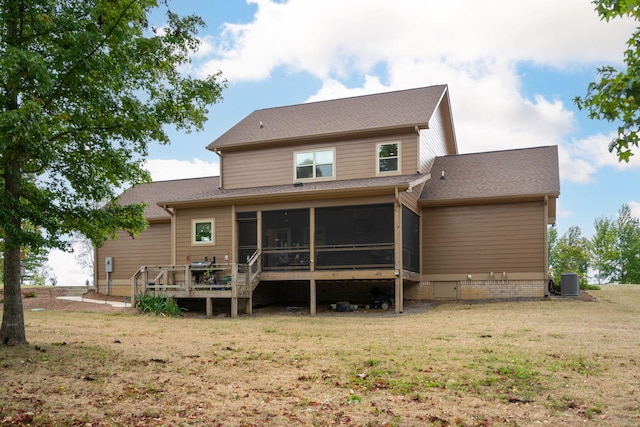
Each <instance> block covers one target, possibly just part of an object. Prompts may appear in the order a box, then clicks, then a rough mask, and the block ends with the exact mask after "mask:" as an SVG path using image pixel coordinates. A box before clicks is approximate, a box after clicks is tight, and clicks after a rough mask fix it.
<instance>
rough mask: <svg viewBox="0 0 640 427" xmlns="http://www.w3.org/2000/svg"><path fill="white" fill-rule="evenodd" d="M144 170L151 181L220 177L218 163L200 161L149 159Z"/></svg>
mask: <svg viewBox="0 0 640 427" xmlns="http://www.w3.org/2000/svg"><path fill="white" fill-rule="evenodd" d="M145 169H147V170H148V171H149V173H150V174H151V179H152V180H153V181H167V180H171V179H182V178H199V177H203V176H217V175H220V164H219V163H217V162H205V161H202V160H200V159H193V160H191V161H188V160H164V159H149V160H147V162H146V163H145Z"/></svg>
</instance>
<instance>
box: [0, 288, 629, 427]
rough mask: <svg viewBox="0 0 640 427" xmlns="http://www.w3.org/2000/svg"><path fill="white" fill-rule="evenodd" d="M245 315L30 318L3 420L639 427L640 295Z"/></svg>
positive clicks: (13, 360) (622, 291) (4, 364)
mask: <svg viewBox="0 0 640 427" xmlns="http://www.w3.org/2000/svg"><path fill="white" fill-rule="evenodd" d="M589 293H590V294H591V295H592V296H593V297H594V299H595V301H585V300H584V299H572V298H561V297H558V298H552V299H545V300H539V301H525V302H491V303H473V304H466V303H454V304H442V305H436V306H433V307H432V308H429V309H427V310H426V311H423V312H420V313H412V314H403V315H389V314H388V313H385V314H384V315H371V314H368V315H358V314H356V313H340V314H337V315H331V316H322V315H321V316H317V317H310V316H308V315H306V314H300V313H287V312H285V311H283V312H281V313H278V314H275V315H270V316H259V315H258V316H252V317H240V318H238V319H229V318H214V319H206V318H200V317H192V316H189V317H185V318H166V317H151V316H140V315H134V314H128V313H119V312H114V313H97V312H81V311H51V310H44V311H36V312H32V311H27V312H26V313H25V322H26V329H27V338H28V340H29V342H30V344H29V345H28V346H21V347H9V348H0V366H1V369H0V425H33V426H44V425H47V426H48V425H56V426H58V425H60V426H66V425H69V426H72V425H73V426H76V425H78V426H87V427H88V426H93V427H95V426H133V425H135V426H160V425H169V426H196V425H197V426H217V425H220V426H283V425H284V426H337V425H347V426H425V425H427V426H428V425H433V426H447V425H450V426H529V425H537V424H543V425H549V426H573V425H616V426H624V425H629V426H631V425H638V424H640V391H639V385H640V369H639V367H638V364H639V362H640V361H639V358H640V286H620V285H608V286H603V287H602V289H601V290H599V291H589Z"/></svg>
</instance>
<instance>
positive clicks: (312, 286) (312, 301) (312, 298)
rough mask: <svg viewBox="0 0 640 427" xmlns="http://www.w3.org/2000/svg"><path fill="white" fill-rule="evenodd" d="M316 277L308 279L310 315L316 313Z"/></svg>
mask: <svg viewBox="0 0 640 427" xmlns="http://www.w3.org/2000/svg"><path fill="white" fill-rule="evenodd" d="M316 303H317V300H316V279H311V280H310V281H309V313H310V314H311V315H312V316H315V315H316Z"/></svg>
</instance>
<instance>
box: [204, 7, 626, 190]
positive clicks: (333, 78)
mask: <svg viewBox="0 0 640 427" xmlns="http://www.w3.org/2000/svg"><path fill="white" fill-rule="evenodd" d="M249 2H250V3H255V4H256V5H257V6H258V8H257V12H256V13H255V15H254V16H253V20H252V21H251V22H248V23H242V24H237V23H236V24H226V25H225V27H224V31H223V33H222V35H221V36H218V37H216V36H207V37H206V47H205V49H204V50H203V52H205V54H204V55H198V58H195V59H197V61H196V62H197V65H195V66H196V67H200V68H199V70H200V73H202V74H209V73H213V72H216V71H217V70H219V69H222V70H223V72H224V75H225V77H226V78H228V79H229V81H230V82H232V83H233V82H237V81H242V80H264V79H267V78H269V77H270V75H271V73H272V72H274V70H276V69H285V70H288V71H292V72H306V73H309V74H311V75H313V76H316V77H317V78H318V79H320V80H321V81H322V83H323V84H322V87H321V88H320V90H319V91H318V92H317V93H316V94H315V95H313V96H312V97H310V98H309V99H308V101H317V100H322V99H331V98H339V97H344V96H355V95H362V94H368V93H377V92H383V91H387V90H398V89H406V88H409V87H419V86H425V85H432V84H441V83H446V84H448V85H449V88H450V91H451V99H452V103H453V114H454V117H455V122H456V123H455V124H456V132H457V139H458V148H459V151H460V152H478V151H489V150H498V149H506V148H523V147H530V146H540V145H559V146H565V147H564V148H561V151H562V153H561V154H562V161H563V164H562V165H561V170H562V173H563V178H567V179H571V180H572V181H575V182H583V183H586V182H590V181H592V180H593V179H594V175H595V173H596V172H597V169H598V168H600V167H604V166H611V167H616V168H622V167H624V165H619V164H617V163H616V159H615V156H614V155H608V156H605V155H601V154H603V153H600V151H601V149H602V148H605V149H606V145H607V143H604V144H601V141H600V138H599V137H595V136H594V137H591V138H587V139H585V140H583V141H573V142H570V143H568V142H567V141H566V139H567V135H569V134H570V133H571V132H572V131H574V130H575V129H574V128H575V121H576V120H575V117H574V115H573V113H572V112H571V111H570V110H569V109H568V108H567V107H566V106H565V105H563V103H562V102H560V101H557V100H549V99H546V98H544V97H542V96H533V98H528V97H525V96H523V95H522V76H520V75H519V74H518V68H517V67H518V65H519V64H522V63H526V64H536V65H539V66H546V67H551V68H556V69H565V68H571V67H574V66H578V67H584V66H589V67H592V68H593V67H595V66H596V65H601V64H603V63H611V62H614V63H615V62H620V61H621V60H622V52H623V51H624V47H625V41H626V39H627V38H628V37H629V36H630V34H631V33H632V32H633V30H634V28H635V22H634V21H632V20H620V19H617V20H613V21H610V22H605V21H601V20H600V19H599V17H598V16H597V14H596V12H595V11H594V6H593V4H592V3H591V2H587V1H584V0H563V1H562V2H558V1H557V0H539V1H536V2H531V1H528V0H513V1H509V2H504V1H499V0H485V1H483V2H478V1H477V0H461V1H458V2H441V1H436V0H427V1H421V2H416V1H414V0H396V1H394V2H389V1H382V0H352V1H350V2H344V1H342V0H325V1H322V2H308V1H304V0H289V1H287V2H278V1H272V0H249ZM336 11H339V13H337V12H336ZM207 54H211V55H212V59H210V60H209V61H208V62H203V61H202V58H203V57H206V55H207ZM374 67H375V69H374ZM381 70H383V71H381ZM376 71H377V73H380V72H383V73H385V74H386V75H384V76H382V75H376ZM350 76H365V79H364V82H363V83H362V84H361V85H360V86H359V87H348V85H346V84H345V83H343V82H345V81H348V79H349V77H350ZM598 144H601V145H602V146H600V145H598ZM586 148H588V150H586ZM595 152H598V153H599V154H598V155H593V156H592V155H587V153H590V154H595Z"/></svg>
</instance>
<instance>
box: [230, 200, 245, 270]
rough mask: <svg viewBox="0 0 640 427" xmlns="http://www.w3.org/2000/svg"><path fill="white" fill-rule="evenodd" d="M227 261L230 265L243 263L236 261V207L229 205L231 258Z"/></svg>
mask: <svg viewBox="0 0 640 427" xmlns="http://www.w3.org/2000/svg"><path fill="white" fill-rule="evenodd" d="M229 260H230V261H231V263H232V264H237V263H240V262H245V261H244V260H240V259H238V220H237V218H236V205H231V256H230V257H229ZM236 278H237V277H236Z"/></svg>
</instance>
